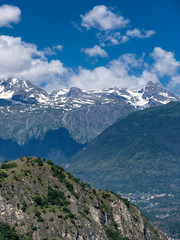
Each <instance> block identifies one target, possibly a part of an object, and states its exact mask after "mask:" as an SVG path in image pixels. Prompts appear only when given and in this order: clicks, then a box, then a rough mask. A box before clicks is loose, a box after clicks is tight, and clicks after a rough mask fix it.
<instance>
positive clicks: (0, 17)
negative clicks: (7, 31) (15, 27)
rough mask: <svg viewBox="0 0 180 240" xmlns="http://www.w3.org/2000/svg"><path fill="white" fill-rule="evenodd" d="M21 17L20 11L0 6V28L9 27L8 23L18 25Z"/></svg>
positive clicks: (15, 8)
mask: <svg viewBox="0 0 180 240" xmlns="http://www.w3.org/2000/svg"><path fill="white" fill-rule="evenodd" d="M20 17H21V10H20V9H19V8H18V7H15V6H11V5H6V4H5V5H1V6H0V27H11V25H10V23H18V22H19V21H20Z"/></svg>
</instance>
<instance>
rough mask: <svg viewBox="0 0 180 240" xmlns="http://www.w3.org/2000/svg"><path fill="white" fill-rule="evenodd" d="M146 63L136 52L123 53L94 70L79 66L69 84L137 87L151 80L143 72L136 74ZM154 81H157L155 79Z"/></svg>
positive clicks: (97, 87)
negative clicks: (144, 76)
mask: <svg viewBox="0 0 180 240" xmlns="http://www.w3.org/2000/svg"><path fill="white" fill-rule="evenodd" d="M143 65H144V61H143V58H139V59H137V58H136V56H135V55H134V54H123V55H122V56H121V57H119V58H118V59H117V60H113V61H111V62H110V63H109V64H108V65H107V66H106V67H104V66H101V67H97V68H95V69H93V70H88V69H83V68H79V72H78V74H76V75H73V76H72V77H71V79H70V80H69V86H76V87H79V88H82V89H103V88H110V87H119V88H130V89H137V88H139V87H142V86H144V85H145V84H146V82H147V81H149V78H148V77H146V78H143V77H142V76H143V75H142V74H144V75H145V73H142V74H140V75H137V74H136V71H137V69H138V70H141V68H142V67H143ZM154 81H156V80H155V79H154Z"/></svg>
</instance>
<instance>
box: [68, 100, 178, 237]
mask: <svg viewBox="0 0 180 240" xmlns="http://www.w3.org/2000/svg"><path fill="white" fill-rule="evenodd" d="M69 170H70V171H72V172H73V174H75V176H76V177H79V178H81V179H82V180H84V181H87V182H89V183H90V184H92V185H93V186H96V187H100V188H103V189H109V190H112V191H115V192H119V193H124V195H126V196H128V197H130V198H132V199H133V200H135V201H136V200H138V199H139V203H138V204H139V206H142V208H143V210H144V211H145V212H147V214H148V211H149V210H153V214H152V212H151V211H150V213H149V215H150V214H152V216H151V217H152V218H151V219H152V220H153V221H154V222H155V223H157V224H159V225H162V226H163V229H164V230H165V231H166V232H168V233H171V234H172V236H173V237H180V235H179V233H180V231H179V230H180V229H179V226H180V219H179V216H180V204H179V203H180V201H179V200H180V194H179V193H180V102H172V103H169V104H167V105H164V106H159V107H156V108H150V109H146V110H143V111H137V112H134V113H131V114H129V115H127V116H126V117H123V118H122V119H119V120H118V121H117V122H116V123H115V124H113V125H112V126H110V127H109V128H107V129H106V130H105V131H104V132H103V133H102V134H100V135H99V136H98V137H97V138H95V139H94V140H93V141H92V142H91V143H90V144H89V145H87V146H86V147H85V148H84V149H82V150H81V151H80V152H79V153H77V154H76V155H75V156H73V157H72V159H70V168H69Z"/></svg>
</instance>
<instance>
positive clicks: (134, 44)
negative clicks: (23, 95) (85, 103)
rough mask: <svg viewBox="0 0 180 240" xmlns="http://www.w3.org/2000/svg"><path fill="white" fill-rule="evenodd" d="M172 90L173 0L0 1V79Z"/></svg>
mask: <svg viewBox="0 0 180 240" xmlns="http://www.w3.org/2000/svg"><path fill="white" fill-rule="evenodd" d="M8 77H17V78H20V79H25V80H29V81H31V82H32V83H33V84H35V85H38V86H40V87H42V88H44V89H45V90H47V91H48V92H51V91H53V90H57V89H60V88H64V87H79V88H81V89H104V88H111V87H118V88H129V89H138V88H141V87H142V86H144V85H145V84H146V83H147V82H148V81H153V82H160V83H161V84H162V85H164V86H165V87H167V88H168V89H170V90H171V91H173V92H174V93H176V94H178V95H180V1H179V0H146V1H144V0H136V1H134V0H76V1H74V0H65V1H64V0H51V1H50V0H43V1H40V0H26V1H22V0H6V1H5V0H4V1H3V0H0V79H1V78H8Z"/></svg>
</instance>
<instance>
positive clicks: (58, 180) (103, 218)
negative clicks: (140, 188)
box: [0, 157, 167, 240]
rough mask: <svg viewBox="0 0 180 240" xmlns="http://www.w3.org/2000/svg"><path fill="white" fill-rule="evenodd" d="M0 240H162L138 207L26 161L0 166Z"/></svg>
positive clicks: (59, 169) (39, 162) (36, 160)
mask: <svg viewBox="0 0 180 240" xmlns="http://www.w3.org/2000/svg"><path fill="white" fill-rule="evenodd" d="M0 176H1V178H0V239H1V240H7V239H8V240H37V239H41V240H45V239H46V240H47V239H48V240H55V239H56V240H59V239H65V240H74V239H77V240H80V239H87V240H90V239H92V238H94V239H103V240H108V239H109V240H121V239H133V240H145V239H146V240H152V239H153V240H159V239H162V240H166V239H167V238H166V237H165V236H164V234H163V233H161V231H160V230H158V229H157V228H155V227H153V226H152V225H151V224H150V223H149V222H148V221H147V219H146V218H145V217H144V216H143V214H142V213H141V212H140V211H139V209H138V208H137V207H135V206H134V205H132V204H130V203H129V202H128V201H127V200H125V199H123V198H121V197H120V196H119V195H116V194H113V193H111V192H108V191H101V190H99V189H92V188H91V187H90V185H88V184H86V183H82V182H81V181H80V180H79V179H76V178H74V177H73V175H71V174H70V173H68V172H66V171H65V170H64V169H63V168H62V167H60V166H56V165H54V163H53V162H52V161H50V160H48V161H47V162H46V161H45V160H42V159H41V158H34V157H24V158H21V159H19V160H17V161H13V162H6V163H4V164H2V165H0Z"/></svg>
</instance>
